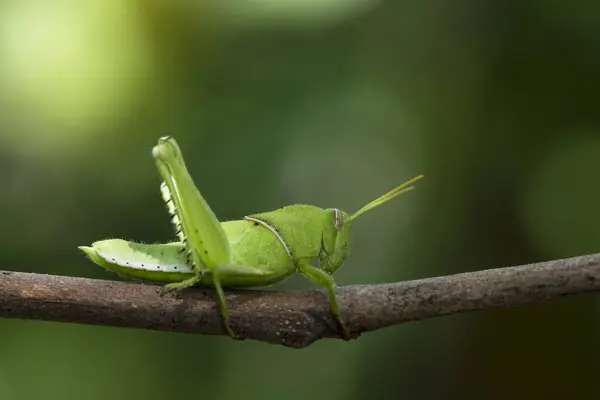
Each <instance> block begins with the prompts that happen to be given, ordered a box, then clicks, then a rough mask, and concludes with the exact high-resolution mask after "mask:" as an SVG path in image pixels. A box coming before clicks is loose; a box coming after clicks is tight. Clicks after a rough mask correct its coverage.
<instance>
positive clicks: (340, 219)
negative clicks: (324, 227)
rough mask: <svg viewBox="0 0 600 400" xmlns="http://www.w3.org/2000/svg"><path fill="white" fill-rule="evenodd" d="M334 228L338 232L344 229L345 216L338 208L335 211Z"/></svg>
mask: <svg viewBox="0 0 600 400" xmlns="http://www.w3.org/2000/svg"><path fill="white" fill-rule="evenodd" d="M333 227H334V228H335V229H337V230H338V231H341V230H342V228H343V227H344V215H343V214H342V212H341V211H340V210H339V209H337V208H334V209H333Z"/></svg>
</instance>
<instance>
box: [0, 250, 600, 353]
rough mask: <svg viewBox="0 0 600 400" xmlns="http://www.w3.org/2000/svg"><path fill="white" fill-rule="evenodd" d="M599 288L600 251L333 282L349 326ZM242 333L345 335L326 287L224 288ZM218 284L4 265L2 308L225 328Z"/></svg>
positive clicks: (291, 340)
mask: <svg viewBox="0 0 600 400" xmlns="http://www.w3.org/2000/svg"><path fill="white" fill-rule="evenodd" d="M594 291H600V254H593V255H588V256H581V257H573V258H567V259H561V260H554V261H548V262H542V263H536V264H528V265H521V266H516V267H507V268H500V269H489V270H484V271H478V272H470V273H464V274H457V275H449V276H440V277H435V278H428V279H420V280H413V281H407V282H398V283H391V284H382V285H359V286H345V287H340V288H338V290H337V294H338V296H339V297H338V301H339V303H340V307H341V309H342V310H341V312H342V318H343V319H344V320H345V321H346V323H347V325H348V327H349V329H350V331H351V333H352V336H353V337H354V338H356V337H358V336H359V335H360V334H361V333H363V332H369V331H374V330H377V329H382V328H385V327H388V326H391V325H395V324H400V323H403V322H407V321H415V320H422V319H426V318H432V317H438V316H443V315H448V314H457V313H464V312H470V311H477V310H486V309H494V308H504V307H513V306H518V305H523V304H527V303H532V302H537V301H542V300H548V299H553V298H559V297H563V296H568V295H575V294H581V293H585V292H594ZM227 297H228V300H229V308H230V313H231V326H232V328H233V330H234V331H235V332H236V333H237V334H238V335H239V336H241V337H242V338H245V339H254V340H260V341H264V342H268V343H275V344H281V345H284V346H288V347H295V348H302V347H306V346H309V345H310V344H312V343H313V342H314V341H316V340H318V339H322V338H335V337H339V334H338V329H337V325H336V323H335V320H334V319H333V318H332V317H331V314H330V308H329V300H328V297H327V294H326V292H325V291H322V290H312V291H305V292H280V291H265V290H229V291H227ZM218 310H219V308H218V303H217V300H216V297H215V296H214V291H213V290H212V289H210V288H193V289H187V290H185V291H183V292H180V293H177V294H171V293H169V294H165V295H162V296H161V286H158V285H144V284H138V283H125V282H115V281H104V280H95V279H86V278H73V277H64V276H54V275H40V274H30V273H21V272H8V271H0V317H5V318H20V319H36V320H45V321H58V322H71V323H81V324H92V325H103V326H118V327H129V328H144V329H154V330H163V331H177V332H186V333H202V334H209V335H223V334H225V332H224V330H223V328H222V322H221V318H220V315H219V311H218Z"/></svg>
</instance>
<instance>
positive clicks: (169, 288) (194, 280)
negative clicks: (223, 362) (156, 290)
mask: <svg viewBox="0 0 600 400" xmlns="http://www.w3.org/2000/svg"><path fill="white" fill-rule="evenodd" d="M194 270H195V271H196V272H195V274H194V276H193V277H191V278H189V279H186V280H184V281H181V282H173V283H168V284H166V285H165V286H163V293H168V292H175V291H180V290H184V289H187V288H190V287H192V286H196V285H197V284H199V283H201V282H202V278H203V277H204V271H202V270H198V269H195V268H194ZM211 275H212V281H213V286H214V288H215V291H216V292H217V297H218V298H219V311H220V313H221V318H222V319H223V329H225V332H226V333H227V335H228V336H229V337H231V338H232V339H239V337H238V336H237V335H236V334H235V333H234V332H233V330H232V329H231V325H230V323H229V309H228V307H227V297H225V292H224V291H223V286H222V285H221V280H220V277H219V273H218V272H217V270H216V269H215V270H213V271H212V273H211Z"/></svg>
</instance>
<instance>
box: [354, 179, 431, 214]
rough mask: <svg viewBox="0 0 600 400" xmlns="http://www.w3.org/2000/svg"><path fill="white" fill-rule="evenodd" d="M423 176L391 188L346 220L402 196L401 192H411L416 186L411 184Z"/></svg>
mask: <svg viewBox="0 0 600 400" xmlns="http://www.w3.org/2000/svg"><path fill="white" fill-rule="evenodd" d="M423 177H424V175H418V176H416V177H414V178H412V179H410V180H408V181H406V182H404V183H403V184H401V185H400V186H397V187H395V188H394V189H392V190H390V191H389V192H387V193H386V194H384V195H382V196H379V197H378V198H376V199H375V200H373V201H371V202H369V203H368V204H366V205H364V206H363V207H362V208H361V209H360V210H358V211H357V212H355V213H354V214H353V215H352V216H351V217H350V218H348V219H347V220H346V222H350V221H352V220H353V219H356V218H358V217H359V216H361V215H362V214H364V213H366V212H367V211H370V210H372V209H374V208H377V207H379V206H381V205H383V204H385V203H387V202H388V201H390V200H392V199H393V198H395V197H398V196H400V195H401V194H404V193H407V192H410V191H411V190H413V189H415V187H414V186H411V185H412V184H413V183H415V182H416V181H418V180H419V179H421V178H423Z"/></svg>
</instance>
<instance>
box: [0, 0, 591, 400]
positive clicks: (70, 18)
mask: <svg viewBox="0 0 600 400" xmlns="http://www.w3.org/2000/svg"><path fill="white" fill-rule="evenodd" d="M596 9H597V4H596V3H595V2H592V1H583V0H581V1H575V2H572V3H569V5H567V3H564V2H559V1H550V2H531V3H528V2H517V1H488V2H478V1H474V0H459V1H454V2H443V1H430V2H403V1H391V0H388V1H383V0H380V1H375V0H326V1H323V0H322V1H315V0H310V1H309V0H294V1H284V2H278V1H273V0H252V1H230V2H218V1H215V0H213V1H206V2H162V1H159V0H150V1H136V0H126V1H116V0H104V1H88V2H78V1H75V0H57V1H53V2H46V1H43V0H37V1H36V0H29V1H17V0H4V1H3V2H1V3H0V61H1V62H0V177H1V178H3V181H4V182H5V185H4V188H3V190H2V195H1V196H0V205H2V207H1V208H0V217H1V220H2V223H3V229H2V232H1V233H0V235H1V239H2V241H1V242H0V243H1V244H0V260H1V261H2V268H3V269H12V270H20V271H32V272H41V273H51V274H63V275H73V276H86V277H91V278H101V279H119V278H118V277H115V276H113V275H110V274H108V273H107V272H104V271H102V270H101V269H99V268H97V267H95V266H94V265H93V264H92V263H90V262H89V261H87V260H86V259H85V258H84V257H83V255H82V254H80V253H79V252H78V251H77V248H76V246H78V245H83V244H89V243H91V242H92V241H94V240H97V239H101V238H105V237H115V236H117V237H123V238H127V239H135V240H143V241H147V242H153V241H164V240H168V239H169V238H170V237H171V236H172V231H171V227H170V226H169V222H168V218H167V215H166V212H165V210H164V206H163V204H162V202H161V200H160V194H159V191H158V182H159V180H158V174H157V172H156V171H155V167H154V164H153V162H152V159H151V156H150V150H151V148H152V146H153V145H154V144H155V142H156V140H157V138H158V137H159V136H162V135H165V134H170V135H174V136H175V137H176V138H177V140H178V141H179V143H180V144H181V146H182V149H183V151H184V153H185V155H186V161H187V162H188V166H189V168H190V169H191V172H192V174H193V176H194V178H195V180H196V183H197V184H198V185H199V186H200V187H201V190H202V192H203V194H204V195H205V196H206V197H207V199H208V201H209V203H210V204H211V206H212V207H213V209H214V211H215V212H216V213H217V215H219V216H220V218H222V219H234V218H239V217H241V216H243V215H246V214H249V213H252V212H258V211H266V210H269V209H273V208H277V207H280V206H282V205H286V204H292V203H309V204H315V205H320V206H324V207H330V206H336V207H341V208H343V209H345V210H348V211H352V210H355V209H357V208H358V207H360V206H361V205H362V204H364V203H365V202H367V201H369V200H370V199H372V198H374V197H376V196H378V195H379V194H381V193H383V192H385V191H387V190H389V189H390V188H391V187H393V186H395V185H397V184H398V183H399V182H401V181H403V180H405V179H407V178H410V177H412V176H414V175H416V174H418V173H424V174H425V175H426V179H425V180H423V181H422V182H420V184H419V188H418V190H417V191H415V192H413V193H411V194H410V195H408V196H406V197H403V198H402V199H401V200H398V201H397V202H394V203H391V204H389V205H386V206H385V207H383V208H381V209H380V210H378V211H374V212H373V213H371V214H370V215H369V216H368V218H365V219H364V220H362V221H360V224H359V225H357V227H356V230H355V232H354V233H355V235H354V245H353V248H352V254H351V257H350V258H349V259H348V261H347V263H346V265H345V267H344V268H342V269H341V270H340V271H339V273H338V274H337V281H338V283H339V284H340V285H344V284H360V283H378V282H390V281H400V280H406V279H415V278H421V277H427V276H434V275H439V274H451V273H458V272H465V271H473V270H479V269H486V268H495V267H502V266H508V265H513V264H520V263H527V262H534V261H541V260H546V259H551V258H557V257H568V256H575V255H580V254H585V253H592V252H597V251H599V249H600V234H599V233H598V229H597V228H596V227H597V223H598V221H600V209H599V207H597V206H596V205H597V204H599V203H600V190H599V189H598V188H596V186H595V185H594V183H593V182H594V181H593V179H594V176H595V175H594V171H595V167H596V165H597V164H596V163H597V162H598V161H597V160H598V154H599V153H600V136H599V134H598V132H599V128H600V113H598V111H597V106H596V103H594V100H593V99H594V98H595V95H596V93H597V92H598V89H600V87H599V86H600V79H599V78H598V74H597V71H598V68H599V67H600V51H599V50H600V28H599V27H600V25H599V24H598V22H599V20H600V17H599V15H600V14H598V13H597V12H595V11H596ZM313 287H314V286H313V285H312V284H310V283H309V282H306V281H305V280H303V279H301V278H292V279H290V280H288V281H286V282H283V283H281V284H278V285H276V286H274V288H276V289H307V288H313ZM597 313H598V305H597V300H596V299H595V298H594V297H581V298H573V299H569V300H565V301H561V302H549V303H546V304H540V305H533V306H528V307H523V308H520V309H512V310H499V311H493V312H485V313H478V314H468V315H459V316H450V317H446V318H441V319H436V320H431V321H422V322H418V323H412V324H406V325H402V326H397V327H392V328H388V329H385V330H382V331H381V332H374V333H369V334H366V335H365V336H363V337H362V338H360V339H359V340H357V341H353V342H351V343H342V342H338V341H333V340H330V341H322V342H319V343H316V344H315V345H313V346H312V347H310V348H308V349H305V350H301V351H298V350H291V349H285V348H279V347H276V346H270V345H266V344H261V343H254V342H234V341H231V340H228V339H227V338H220V337H204V336H192V335H182V334H173V333H162V332H150V331H137V330H128V329H116V328H102V327H91V326H76V325H69V324H54V323H44V322H37V321H18V320H0V327H1V329H0V339H1V340H0V348H1V350H0V351H1V353H0V354H2V357H0V399H2V400H5V399H6V400H12V399H15V400H17V399H18V400H25V399H40V398H43V399H46V400H52V399H71V398H72V399H79V398H88V399H113V400H116V399H137V398H140V399H147V400H151V399H163V398H165V397H167V398H203V399H207V398H208V399H235V398H261V399H270V398H273V399H280V398H285V399H306V398H327V399H346V398H351V399H363V398H368V397H370V396H376V397H377V398H382V399H387V398H400V397H402V398H407V399H412V398H419V399H429V398H430V399H437V398H457V399H465V398H481V397H482V394H483V396H484V397H485V398H490V399H506V398H512V399H534V398H543V399H563V398H573V399H574V398H593V397H595V395H596V393H597V388H596V382H595V379H594V378H596V377H597V376H598V374H599V373H600V365H599V362H598V356H599V354H598V353H599V351H598V350H597V349H598V346H596V343H597V341H598V340H599V339H600V331H599V326H598V321H599V320H598V317H597Z"/></svg>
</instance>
